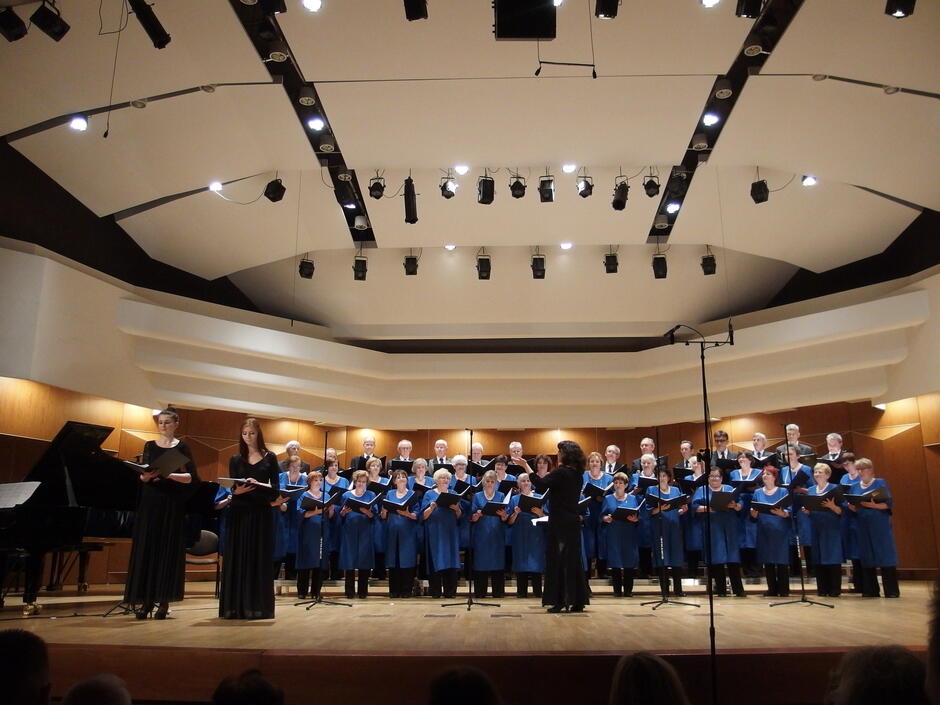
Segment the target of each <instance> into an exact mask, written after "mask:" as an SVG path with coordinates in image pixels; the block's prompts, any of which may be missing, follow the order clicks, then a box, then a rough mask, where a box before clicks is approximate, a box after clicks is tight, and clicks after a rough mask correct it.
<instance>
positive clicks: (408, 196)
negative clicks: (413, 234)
mask: <svg viewBox="0 0 940 705" xmlns="http://www.w3.org/2000/svg"><path fill="white" fill-rule="evenodd" d="M405 222H406V223H408V224H409V225H414V224H415V223H417V222H418V195H417V194H416V193H415V182H414V180H413V179H412V178H411V177H410V176H409V177H408V178H407V179H405Z"/></svg>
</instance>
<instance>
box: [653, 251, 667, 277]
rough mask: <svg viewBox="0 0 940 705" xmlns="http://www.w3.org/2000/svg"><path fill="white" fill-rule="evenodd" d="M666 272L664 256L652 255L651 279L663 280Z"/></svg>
mask: <svg viewBox="0 0 940 705" xmlns="http://www.w3.org/2000/svg"><path fill="white" fill-rule="evenodd" d="M666 270H667V267H666V255H661V254H655V255H653V277H654V278H656V279H665V278H666Z"/></svg>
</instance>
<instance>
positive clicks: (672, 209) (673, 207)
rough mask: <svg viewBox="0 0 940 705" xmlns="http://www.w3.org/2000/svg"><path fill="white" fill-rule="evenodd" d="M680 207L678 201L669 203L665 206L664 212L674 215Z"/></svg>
mask: <svg viewBox="0 0 940 705" xmlns="http://www.w3.org/2000/svg"><path fill="white" fill-rule="evenodd" d="M681 207H682V204H680V203H679V202H678V201H670V202H669V203H667V204H666V212H667V213H668V214H669V215H674V214H675V213H678V212H679V209H680V208H681Z"/></svg>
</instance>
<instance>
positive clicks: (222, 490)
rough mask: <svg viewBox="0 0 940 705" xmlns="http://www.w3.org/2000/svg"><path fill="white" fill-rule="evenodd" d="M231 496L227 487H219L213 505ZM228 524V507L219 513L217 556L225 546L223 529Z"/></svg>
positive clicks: (230, 491)
mask: <svg viewBox="0 0 940 705" xmlns="http://www.w3.org/2000/svg"><path fill="white" fill-rule="evenodd" d="M231 494H232V490H230V489H229V488H228V487H222V485H219V489H217V490H216V491H215V500H214V501H213V504H218V503H219V502H221V501H222V500H223V499H225V498H226V497H228V496H230V495H231ZM227 523H228V507H225V508H224V509H222V510H221V511H220V512H219V555H220V556H221V555H222V547H223V546H225V528H226V524H227Z"/></svg>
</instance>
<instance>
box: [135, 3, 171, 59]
mask: <svg viewBox="0 0 940 705" xmlns="http://www.w3.org/2000/svg"><path fill="white" fill-rule="evenodd" d="M127 1H128V3H129V4H130V6H131V10H133V12H134V17H136V18H137V21H138V22H140V26H141V27H143V28H144V31H145V32H146V33H147V36H148V37H150V41H151V42H153V45H154V47H156V48H157V49H162V48H163V47H165V46H166V45H167V44H169V43H170V35H169V34H167V33H166V30H165V29H163V25H162V24H160V20H158V19H157V16H156V15H155V14H153V8H152V7H150V5H148V4H147V0H127Z"/></svg>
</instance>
